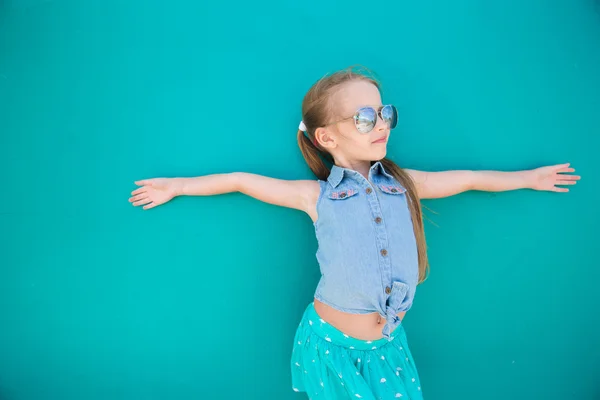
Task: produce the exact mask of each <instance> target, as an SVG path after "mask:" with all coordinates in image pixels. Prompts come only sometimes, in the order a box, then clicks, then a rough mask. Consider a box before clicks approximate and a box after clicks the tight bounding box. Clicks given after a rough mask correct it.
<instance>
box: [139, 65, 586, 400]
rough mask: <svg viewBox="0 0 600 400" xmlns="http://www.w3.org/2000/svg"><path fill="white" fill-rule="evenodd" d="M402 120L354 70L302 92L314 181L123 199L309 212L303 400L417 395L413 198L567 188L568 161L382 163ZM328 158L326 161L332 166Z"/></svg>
mask: <svg viewBox="0 0 600 400" xmlns="http://www.w3.org/2000/svg"><path fill="white" fill-rule="evenodd" d="M397 119H398V114H397V111H396V108H395V107H394V106H393V105H384V104H383V103H382V101H381V97H380V93H379V83H378V82H377V81H375V80H374V79H373V78H371V77H369V76H368V75H366V74H363V73H359V72H356V71H354V70H352V69H348V70H344V71H340V72H336V73H334V74H331V75H329V76H326V77H324V78H322V79H320V80H319V81H318V82H316V83H315V84H314V85H313V86H312V87H311V89H310V90H309V91H308V93H307V94H306V96H305V97H304V101H303V103H302V122H301V123H300V127H299V130H298V145H299V146H300V150H301V151H302V154H303V156H304V158H305V160H306V162H307V163H308V166H309V167H310V169H311V170H312V171H313V172H314V174H315V175H316V176H317V178H318V180H317V181H314V180H298V181H285V180H279V179H273V178H268V177H264V176H259V175H254V174H249V173H241V172H237V173H229V174H215V175H208V176H202V177H196V178H156V179H148V180H142V181H138V182H136V184H137V185H139V186H141V187H140V188H138V189H137V190H134V191H133V192H132V197H131V198H130V199H129V201H130V202H132V203H133V205H134V206H141V205H143V206H144V207H143V208H144V209H150V208H153V207H156V206H158V205H160V204H163V203H166V202H167V201H169V200H171V199H172V198H173V197H175V196H181V195H196V196H206V195H214V194H221V193H227V192H234V191H237V192H241V193H245V194H247V195H249V196H252V197H254V198H256V199H259V200H261V201H264V202H267V203H271V204H275V205H279V206H284V207H291V208H295V209H298V210H301V211H304V212H305V213H307V214H308V215H309V216H310V218H311V219H312V220H313V222H314V227H315V234H316V237H317V240H318V244H319V248H318V251H317V260H318V262H319V265H320V269H321V274H322V276H321V279H320V282H319V284H318V286H317V288H316V291H315V295H314V301H313V302H312V303H310V304H309V305H308V307H307V308H306V311H305V312H304V316H303V318H302V320H301V321H300V325H299V327H298V330H297V332H296V337H295V339H294V345H293V352H292V360H291V369H292V387H293V389H294V390H295V391H297V392H302V391H303V392H306V393H307V395H308V397H309V398H311V399H368V400H375V399H396V398H403V399H421V398H422V391H421V386H420V383H419V376H418V373H417V369H416V367H415V364H414V362H413V358H412V356H411V353H410V350H409V347H408V344H407V341H406V336H405V333H404V329H403V326H402V324H401V321H402V318H403V317H404V315H405V313H406V311H408V310H409V309H410V307H411V305H412V303H413V298H414V295H415V289H416V286H417V284H419V283H421V282H423V280H424V279H425V277H426V276H427V272H428V268H429V267H428V262H427V253H426V246H425V235H424V232H423V220H422V215H421V205H420V199H432V198H440V197H446V196H451V195H454V194H457V193H461V192H464V191H467V190H483V191H496V192H498V191H505V190H514V189H521V188H530V189H535V190H549V191H555V192H567V191H568V189H566V188H559V187H556V185H573V184H575V183H576V181H577V180H578V179H579V176H575V175H565V174H563V173H565V172H573V171H574V169H572V168H569V164H562V165H555V166H549V167H543V168H538V169H535V170H530V171H521V172H494V171H479V172H474V171H445V172H422V171H416V170H408V169H401V168H400V167H398V166H397V165H396V164H395V163H393V162H392V161H390V160H389V159H386V158H385V155H386V146H387V142H388V139H389V135H390V132H391V130H392V129H394V128H395V126H396V122H397ZM328 165H331V167H329V166H328Z"/></svg>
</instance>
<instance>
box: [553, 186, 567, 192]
mask: <svg viewBox="0 0 600 400" xmlns="http://www.w3.org/2000/svg"><path fill="white" fill-rule="evenodd" d="M552 191H553V192H559V193H566V192H568V191H569V189H567V188H560V187H555V188H553V189H552Z"/></svg>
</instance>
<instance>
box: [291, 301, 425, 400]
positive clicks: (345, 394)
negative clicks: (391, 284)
mask: <svg viewBox="0 0 600 400" xmlns="http://www.w3.org/2000/svg"><path fill="white" fill-rule="evenodd" d="M291 368H292V388H293V389H294V391H296V392H306V394H307V395H308V398H309V399H327V400H329V399H331V400H337V399H353V400H356V399H364V400H380V399H381V400H387V399H405V400H409V399H410V400H414V399H422V398H423V394H422V391H421V383H420V382H419V376H418V374H417V368H416V367H415V363H414V361H413V358H412V355H411V354H410V351H409V349H408V344H407V342H406V335H405V333H404V327H403V326H402V324H400V325H399V326H398V327H397V328H396V329H395V330H394V332H392V334H391V340H389V341H388V340H387V339H386V338H381V339H378V340H360V339H356V338H353V337H350V336H348V335H346V334H345V333H343V332H342V331H340V330H338V329H336V328H335V327H333V326H332V325H330V324H328V323H327V322H325V321H324V320H323V319H321V318H320V317H319V315H318V314H317V312H316V311H315V308H314V303H310V304H309V305H308V307H307V308H306V311H305V312H304V315H303V317H302V321H301V322H300V325H299V326H298V330H297V331H296V337H295V339H294V347H293V351H292V360H291Z"/></svg>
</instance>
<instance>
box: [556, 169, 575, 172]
mask: <svg viewBox="0 0 600 400" xmlns="http://www.w3.org/2000/svg"><path fill="white" fill-rule="evenodd" d="M556 172H558V173H560V172H575V168H562V169H559V170H558V171H556Z"/></svg>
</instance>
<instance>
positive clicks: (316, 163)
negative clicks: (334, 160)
mask: <svg viewBox="0 0 600 400" xmlns="http://www.w3.org/2000/svg"><path fill="white" fill-rule="evenodd" d="M307 135H308V132H307V134H304V132H303V131H301V130H298V146H299V147H300V151H301V152H302V156H303V157H304V160H305V161H306V163H307V164H308V167H309V168H310V170H311V171H312V172H313V174H315V176H316V177H317V178H319V179H320V180H322V181H324V180H326V179H327V177H328V176H329V172H330V169H329V168H328V167H327V165H325V162H324V160H323V157H328V155H327V154H325V153H322V152H321V151H320V150H319V149H318V148H317V146H315V144H314V142H313V141H311V140H310V139H309V138H308V136H307ZM328 158H330V156H329V157H328Z"/></svg>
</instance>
